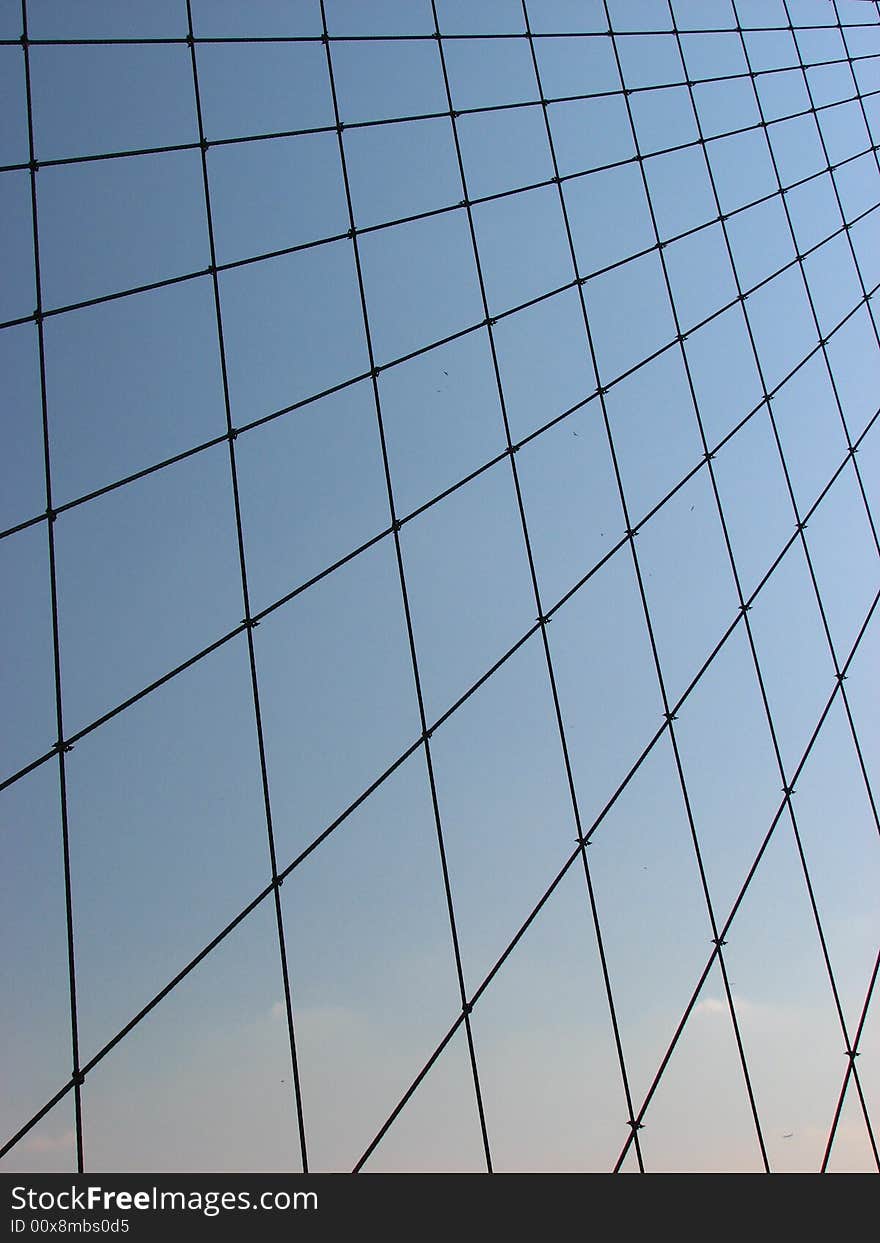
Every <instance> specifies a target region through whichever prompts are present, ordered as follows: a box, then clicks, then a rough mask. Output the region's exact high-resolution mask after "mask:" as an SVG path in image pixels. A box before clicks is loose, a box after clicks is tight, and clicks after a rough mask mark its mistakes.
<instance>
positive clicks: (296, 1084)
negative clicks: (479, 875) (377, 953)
mask: <svg viewBox="0 0 880 1243" xmlns="http://www.w3.org/2000/svg"><path fill="white" fill-rule="evenodd" d="M186 20H187V29H188V36H187V43H188V45H189V51H190V61H191V64H192V83H193V91H194V94H195V106H196V120H197V122H198V130H199V142H200V146H201V155H202V185H203V189H204V201H205V220H206V225H207V232H208V247H209V250H210V255H211V270H212V271H211V275H212V286H213V294H214V316H215V320H216V327H217V345H218V350H219V357H220V373H221V378H222V382H223V405H224V410H225V414H226V436H227V443H228V447H229V473H230V482H231V485H232V501H233V508H234V511H235V534H236V543H237V545H238V562H239V572H240V576H241V595H242V602H243V604H244V618H243V621H242V625H243V627H244V632H245V636H246V640H247V650H248V664H249V667H250V682H251V697H252V701H253V712H254V729H255V732H256V740H257V748H258V754H259V759H260V783H261V787H262V794H263V811H264V815H265V821H266V836H267V842H268V847H269V863H270V867H271V873H272V893H273V897H274V905H275V924H276V929H277V934H278V952H279V959H280V967H281V978H282V987H283V989H284V1009H285V1017H286V1020H287V1037H288V1045H289V1050H290V1065H291V1077H292V1089H293V1103H294V1108H295V1111H296V1122H297V1131H298V1137H299V1148H300V1159H301V1162H302V1171H303V1173H304V1174H307V1173H308V1170H309V1161H308V1150H307V1145H306V1130H305V1119H304V1114H303V1102H302V1090H301V1087H300V1074H299V1060H298V1058H297V1050H296V1031H295V1027H294V1015H293V997H292V989H291V984H290V971H289V968H288V961H287V946H286V941H285V935H284V913H283V911H282V908H281V883H282V882H281V881H280V880H279V878H278V862H277V857H276V851H275V830H274V826H273V823H272V801H271V798H270V795H269V774H268V770H267V767H266V747H265V738H264V734H263V715H262V710H261V706H260V688H259V679H258V676H257V661H256V654H255V651H254V626H255V625H257V624H258V623H257V622H255V621H254V619H253V617H252V615H251V604H250V591H249V588H248V575H247V562H246V558H245V548H244V530H243V526H242V516H241V500H240V496H239V488H238V470H237V464H236V458H235V431H234V429H233V426H232V407H231V404H230V400H229V374H228V369H227V360H226V343H225V340H224V335H223V314H222V309H221V304H220V284H219V280H218V277H217V255H216V248H215V240H214V219H213V213H212V210H211V186H210V179H209V177H208V161H207V151H208V147H207V143H206V142H205V128H204V120H203V117H202V97H201V90H200V83H199V70H198V62H197V59H196V48H195V40H194V37H193V19H192V0H186Z"/></svg>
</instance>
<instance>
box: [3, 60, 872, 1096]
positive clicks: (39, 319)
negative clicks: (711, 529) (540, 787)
mask: <svg viewBox="0 0 880 1243" xmlns="http://www.w3.org/2000/svg"><path fill="white" fill-rule="evenodd" d="M25 55H27V53H26V44H25ZM31 154H34V147H32V132H31ZM203 163H204V162H203ZM35 172H36V169H35V168H31V181H34V174H35ZM32 190H34V186H32ZM34 198H36V195H35V191H34ZM35 232H36V230H35ZM214 275H215V278H216V271H215V273H214ZM32 318H36V322H37V328H39V329H40V331H41V322H42V312H40V314H39V317H32ZM44 415H45V400H44ZM44 421H45V420H44ZM230 447H231V443H230ZM854 447H855V446H853V451H854ZM50 508H51V506H50ZM48 525H50V527H51V520H50V523H48ZM247 629H249V630H250V626H249V628H247ZM56 682H57V679H56ZM60 735H61V731H60ZM275 892H276V896H277V888H276V890H275ZM77 1086H78V1085H77Z"/></svg>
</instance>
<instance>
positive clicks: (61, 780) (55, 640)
mask: <svg viewBox="0 0 880 1243" xmlns="http://www.w3.org/2000/svg"><path fill="white" fill-rule="evenodd" d="M21 28H22V36H21V45H22V50H23V52H24V83H25V101H26V108H27V130H28V149H29V152H30V158H31V161H32V166H31V174H30V191H31V220H32V225H33V249H34V285H35V290H36V301H37V309H36V312H35V315H34V318H35V320H36V324H37V350H38V357H39V369H40V411H41V415H42V432H43V465H44V472H45V480H46V519H47V521H46V535H47V540H48V553H49V594H50V601H51V613H52V672H53V679H54V690H55V727H56V730H57V734H58V741H57V742H56V744H55V747H54V748H53V751H54V754H56V755H57V756H58V786H59V803H60V811H61V847H62V856H63V861H64V912H65V922H66V932H67V974H68V988H69V1000H70V1044H71V1055H72V1062H73V1074H72V1082H73V1085H74V1091H73V1101H74V1106H73V1108H74V1131H75V1135H76V1168H77V1170H78V1172H79V1173H82V1171H83V1166H84V1157H83V1111H82V1081H83V1077H82V1068H81V1066H80V1058H79V1021H78V1011H77V993H76V949H75V945H74V935H73V890H72V885H71V877H70V818H69V808H68V797H67V763H66V753H67V751H68V750H69V746H68V745H67V744H65V742H64V708H63V703H62V694H61V643H60V633H59V616H58V615H59V607H58V574H57V567H56V559H55V512H54V510H53V508H52V459H51V452H50V440H51V437H50V434H49V403H48V398H47V392H46V342H45V337H44V331H43V315H42V306H43V280H42V273H41V268H40V226H39V216H38V211H37V178H36V169H35V168H34V167H33V159H34V110H33V100H32V97H31V72H30V53H29V50H28V47H29V41H28V20H27V0H21Z"/></svg>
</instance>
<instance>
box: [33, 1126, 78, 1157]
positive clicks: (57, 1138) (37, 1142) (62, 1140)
mask: <svg viewBox="0 0 880 1243" xmlns="http://www.w3.org/2000/svg"><path fill="white" fill-rule="evenodd" d="M75 1142H76V1137H75V1135H74V1133H73V1131H65V1132H64V1134H63V1135H29V1136H28V1137H27V1138H26V1139H25V1140H23V1141H22V1145H21V1146H22V1148H23V1149H24V1150H25V1151H26V1152H35V1153H46V1152H63V1151H64V1150H66V1149H68V1148H72V1147H73V1145H74V1144H75Z"/></svg>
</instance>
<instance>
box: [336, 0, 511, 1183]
mask: <svg viewBox="0 0 880 1243" xmlns="http://www.w3.org/2000/svg"><path fill="white" fill-rule="evenodd" d="M321 23H322V26H323V36H322V39H323V43H324V49H325V53H326V57H327V74H328V77H329V81H330V93H331V96H332V98H333V113H334V116H335V118H336V128H337V138H338V143H339V161H340V165H341V168H342V180H343V183H344V186H345V199H346V205H347V208H348V219H349V226H350V236H351V243H352V250H353V253H354V263H355V269H356V272H357V282H358V292H359V296H360V305H361V317H362V320H363V329H364V337H365V339H366V345H367V354H368V357H369V362H370V372H371V378H372V387H373V403H374V406H375V412H376V424H377V429H378V433H379V442H380V446H381V450H382V465H383V470H384V475H385V487H386V492H387V496H388V509H389V514H390V517H391V530H392V534H393V538H394V551H395V557H396V561H397V574H398V579H399V582H400V596H401V603H402V605H403V613H404V619H405V622H406V633H407V641H408V643H409V652H410V662H411V666H412V674H413V682H414V684H415V691H416V699H417V702H418V709H419V722H420V725H421V730H422V745H423V748H424V754H425V768H426V773H427V778H428V785H429V788H430V792H431V807H432V811H433V815H434V827H435V830H436V834H437V849H438V853H439V856H440V868H441V873H442V877H443V890H444V895H445V898H446V910H447V915H448V918H449V931H450V936H451V940H452V950H453V957H454V960H455V972H456V977H457V980H458V988H459V995H460V999H461V1006H462V1014H463V1016H464V1026H465V1033H466V1036H467V1046H468V1058H469V1061H470V1066H471V1076H472V1079H473V1085H474V1101H475V1105H476V1109H477V1117H478V1119H479V1124H480V1135H481V1138H482V1143H483V1152H484V1155H485V1158H486V1168H487V1170H488V1171H489V1173H491V1172H492V1153H491V1149H490V1145H489V1133H488V1129H487V1125H486V1114H485V1109H484V1107H483V1094H482V1090H481V1087H480V1073H479V1067H478V1065H477V1054H476V1048H475V1045H474V1038H473V1031H472V1029H471V1020H470V1008H469V1006H468V1002H467V986H466V984H465V978H464V967H463V963H462V956H461V946H460V942H459V935H458V926H457V922H456V917H455V904H454V901H453V896H452V882H451V879H450V875H449V867H448V861H447V857H446V845H445V842H444V838H443V824H442V820H441V816H440V804H439V800H438V796H437V783H436V779H435V774H434V762H433V759H432V756H431V731H430V730H429V729H428V720H427V716H426V714H425V701H424V696H423V693H422V679H421V674H420V672H419V660H418V654H417V649H416V639H415V631H414V628H413V621H412V613H411V611H410V603H409V593H408V591H407V585H406V573H405V570H404V562H403V549H402V547H401V541H400V523H399V521H398V519H397V512H396V507H395V500H394V487H393V482H392V478H391V467H390V463H389V459H388V446H387V443H386V439H385V425H384V420H383V417H382V400H381V397H380V394H379V372H378V370H377V368H376V358H375V352H374V350H373V338H372V332H371V328H370V312H369V307H368V304H367V294H366V287H365V285H364V276H363V270H362V267H361V256H360V246H359V243H358V233H357V229H356V227H355V214H354V204H353V201H352V194H351V186H350V184H349V179H348V166H347V161H346V156H345V141H344V139H343V133H342V131H343V126H342V123H341V121H340V116H339V100H338V98H337V94H336V80H335V77H334V73H333V56H332V52H331V41H330V38H329V34H328V30H327V14H326V10H325V7H324V0H321Z"/></svg>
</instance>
